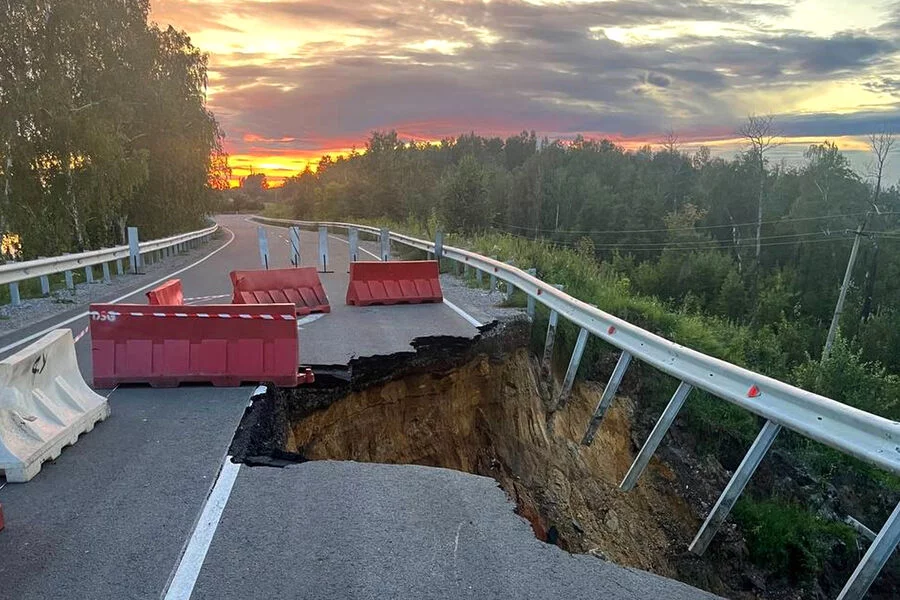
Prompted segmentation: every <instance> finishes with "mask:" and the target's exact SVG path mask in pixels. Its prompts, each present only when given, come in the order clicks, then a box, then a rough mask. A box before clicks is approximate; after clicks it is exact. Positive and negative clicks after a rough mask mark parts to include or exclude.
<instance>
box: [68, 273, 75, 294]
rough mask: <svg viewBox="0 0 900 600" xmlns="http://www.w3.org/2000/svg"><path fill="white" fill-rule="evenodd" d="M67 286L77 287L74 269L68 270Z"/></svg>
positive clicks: (69, 287) (72, 288) (71, 288)
mask: <svg viewBox="0 0 900 600" xmlns="http://www.w3.org/2000/svg"><path fill="white" fill-rule="evenodd" d="M66 288H67V289H70V290H74V289H75V278H74V277H72V271H66Z"/></svg>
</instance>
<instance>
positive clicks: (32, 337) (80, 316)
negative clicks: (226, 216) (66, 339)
mask: <svg viewBox="0 0 900 600" xmlns="http://www.w3.org/2000/svg"><path fill="white" fill-rule="evenodd" d="M222 229H224V230H225V231H227V232H228V233H229V234H231V238H230V239H229V240H228V241H227V242H225V243H224V244H222V245H221V246H219V247H218V248H216V249H215V250H213V251H212V252H210V253H209V254H207V255H206V256H204V257H203V258H201V259H200V260H198V261H196V262H193V263H191V264H189V265H188V266H186V267H184V268H182V269H179V270H177V271H175V272H174V273H169V274H168V275H166V276H165V277H161V278H160V279H157V280H156V281H154V282H152V283H148V284H146V285H144V286H142V287H139V288H138V289H136V290H134V291H131V292H128V293H127V294H125V295H124V296H119V297H118V298H116V299H115V300H113V301H112V302H110V303H109V304H118V303H119V302H121V301H122V300H125V299H126V298H131V297H132V296H134V295H135V294H139V293H141V292H143V291H144V290H146V289H149V288H152V287H154V286H157V285H159V284H160V283H163V282H164V281H167V280H168V279H170V278H171V277H174V276H175V275H178V274H180V273H184V272H185V271H187V270H188V269H193V268H194V267H196V266H197V265H199V264H200V263H202V262H204V261H206V260H209V259H210V258H212V257H213V256H215V255H216V254H218V253H219V252H221V251H222V250H224V249H225V248H227V247H228V245H229V244H231V242H233V241H234V232H233V231H231V230H230V229H228V228H227V227H222ZM88 314H89V312H88V311H84V312H83V313H81V314H78V315H75V316H74V317H70V318H68V319H66V320H65V321H62V322H60V323H56V324H54V325H51V326H50V327H48V328H46V329H42V330H41V331H38V332H37V333H32V334H31V335H29V336H26V337H23V338H22V339H20V340H18V341H16V342H13V343H12V344H7V345H6V346H3V347H2V348H0V354H4V353H6V352H8V351H10V350H12V349H13V348H18V347H19V346H23V345H25V344H27V343H28V342H30V341H32V340H36V339H38V338H39V337H42V336H44V335H46V334H48V333H50V332H51V331H53V330H54V329H59V328H60V327H64V326H66V325H68V324H69V323H74V322H75V321H77V320H78V319H83V318H85V317H87V316H88Z"/></svg>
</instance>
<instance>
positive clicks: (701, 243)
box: [500, 230, 843, 248]
mask: <svg viewBox="0 0 900 600" xmlns="http://www.w3.org/2000/svg"><path fill="white" fill-rule="evenodd" d="M500 231H503V230H500ZM503 233H508V234H509V235H514V236H516V237H522V238H524V237H525V236H523V235H519V234H516V233H513V232H511V231H503ZM841 234H843V232H841V233H840V234H838V233H837V232H835V233H832V234H829V233H826V232H823V231H813V232H809V233H786V234H782V235H769V236H762V237H761V238H759V239H761V240H783V239H799V238H807V237H817V236H831V235H841ZM544 239H549V238H544ZM559 243H561V244H570V243H571V244H577V243H578V242H577V241H565V242H559ZM722 244H726V245H729V244H730V242H729V241H726V240H681V241H679V240H672V241H668V242H633V243H632V244H631V245H640V246H666V247H669V246H687V247H697V248H703V247H716V246H721V245H722ZM623 245H626V246H627V245H629V244H628V243H625V244H616V243H603V244H594V246H595V247H598V248H600V247H611V248H612V247H615V248H619V247H621V246H623Z"/></svg>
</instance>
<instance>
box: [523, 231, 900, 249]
mask: <svg viewBox="0 0 900 600" xmlns="http://www.w3.org/2000/svg"><path fill="white" fill-rule="evenodd" d="M509 235H512V236H514V237H517V238H520V239H523V240H528V241H534V240H532V239H531V238H528V237H525V236H521V235H515V234H509ZM848 239H849V238H847V237H846V236H831V237H827V238H825V239H818V240H793V241H788V242H770V243H767V244H761V246H762V247H766V248H769V247H773V246H791V245H793V244H797V243H803V244H821V243H827V242H845V241H847V240H848ZM897 239H900V238H897ZM539 241H543V242H546V243H547V244H552V245H557V246H566V247H570V248H571V247H575V246H577V245H578V242H556V241H554V240H551V239H547V238H541V240H539ZM721 244H722V245H720V246H705V247H678V246H668V247H647V246H638V245H632V246H629V245H613V244H610V245H597V244H595V245H594V248H600V249H601V250H621V251H622V252H660V251H661V250H673V251H681V252H696V251H698V250H733V249H734V246H732V245H730V244H727V242H721Z"/></svg>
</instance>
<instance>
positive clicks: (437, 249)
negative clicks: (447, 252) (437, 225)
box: [434, 231, 444, 271]
mask: <svg viewBox="0 0 900 600" xmlns="http://www.w3.org/2000/svg"><path fill="white" fill-rule="evenodd" d="M443 258H444V232H443V231H438V232H437V233H435V234H434V260H436V261H437V263H438V271H440V270H441V259H443Z"/></svg>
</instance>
